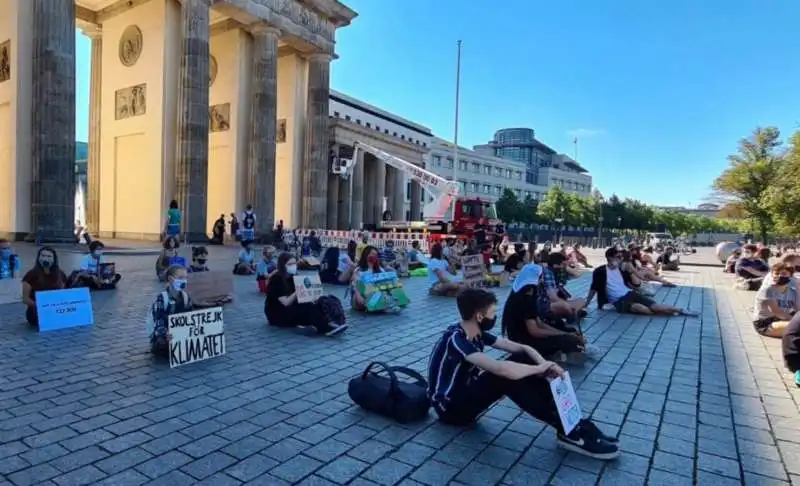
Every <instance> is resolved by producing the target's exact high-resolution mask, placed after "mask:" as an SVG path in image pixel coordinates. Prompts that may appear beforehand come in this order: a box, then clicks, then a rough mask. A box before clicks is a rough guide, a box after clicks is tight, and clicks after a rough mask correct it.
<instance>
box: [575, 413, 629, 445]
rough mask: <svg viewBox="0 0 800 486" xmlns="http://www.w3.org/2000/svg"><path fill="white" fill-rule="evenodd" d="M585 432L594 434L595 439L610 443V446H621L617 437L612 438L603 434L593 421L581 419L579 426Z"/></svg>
mask: <svg viewBox="0 0 800 486" xmlns="http://www.w3.org/2000/svg"><path fill="white" fill-rule="evenodd" d="M578 425H579V426H580V427H581V428H582V429H583V430H585V431H587V432H590V433H592V434H594V436H595V437H598V438H600V440H602V441H604V442H608V443H609V444H615V445H618V444H619V439H618V438H617V437H611V436H610V435H606V434H604V433H603V431H602V430H600V428H599V427H598V426H597V425H595V424H594V422H592V421H591V420H587V419H581V421H580V422H579V424H578Z"/></svg>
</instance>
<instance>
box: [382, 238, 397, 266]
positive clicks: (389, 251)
mask: <svg viewBox="0 0 800 486" xmlns="http://www.w3.org/2000/svg"><path fill="white" fill-rule="evenodd" d="M380 259H381V266H382V267H383V268H386V269H389V270H397V267H398V264H399V262H398V261H397V253H396V251H395V248H394V241H392V240H386V243H384V246H383V249H382V250H381V253H380Z"/></svg>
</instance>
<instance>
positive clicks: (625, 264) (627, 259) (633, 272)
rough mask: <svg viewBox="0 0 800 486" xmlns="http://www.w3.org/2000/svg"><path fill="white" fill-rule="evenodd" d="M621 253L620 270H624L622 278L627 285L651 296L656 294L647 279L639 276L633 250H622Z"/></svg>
mask: <svg viewBox="0 0 800 486" xmlns="http://www.w3.org/2000/svg"><path fill="white" fill-rule="evenodd" d="M620 253H621V254H622V262H621V263H620V265H619V271H620V272H622V279H623V280H624V281H625V285H627V286H628V287H630V288H631V289H633V290H634V291H636V292H639V293H640V294H642V295H647V296H649V297H652V296H653V295H655V293H654V292H652V291H651V290H650V289H649V288H648V287H647V284H646V283H645V281H644V280H643V279H642V278H641V277H640V276H639V272H638V271H637V269H636V265H635V264H634V263H633V262H634V260H633V256H632V255H631V252H630V251H628V250H622V251H621V252H620Z"/></svg>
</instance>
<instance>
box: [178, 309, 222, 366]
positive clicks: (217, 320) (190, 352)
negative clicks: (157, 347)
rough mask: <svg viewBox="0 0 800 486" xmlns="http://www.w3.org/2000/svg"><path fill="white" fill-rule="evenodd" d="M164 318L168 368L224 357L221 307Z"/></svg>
mask: <svg viewBox="0 0 800 486" xmlns="http://www.w3.org/2000/svg"><path fill="white" fill-rule="evenodd" d="M168 319H169V334H170V340H169V367H170V368H177V367H178V366H183V365H185V364H189V363H195V362H197V361H205V360H207V359H211V358H216V357H218V356H222V355H224V354H225V332H224V325H223V324H224V323H223V319H222V307H214V308H212V309H202V310H196V311H191V312H182V313H180V314H173V315H171V316H169V318H168Z"/></svg>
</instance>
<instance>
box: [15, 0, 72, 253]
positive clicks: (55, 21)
mask: <svg viewBox="0 0 800 486" xmlns="http://www.w3.org/2000/svg"><path fill="white" fill-rule="evenodd" d="M30 1H33V36H32V37H33V50H32V54H33V59H32V61H33V63H32V66H31V67H32V69H31V71H32V74H33V77H32V84H33V107H34V110H33V113H32V115H33V116H32V127H31V128H32V133H31V142H32V143H31V152H32V154H31V155H32V158H31V163H32V164H31V165H32V171H31V172H32V180H31V234H30V235H29V236H28V239H30V240H35V239H38V240H39V241H40V242H64V243H66V242H74V240H75V237H74V228H75V2H72V1H67V2H65V1H63V0H30ZM14 48H17V46H14ZM37 236H38V238H37Z"/></svg>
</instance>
